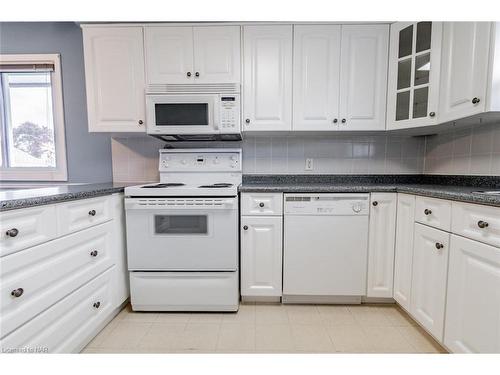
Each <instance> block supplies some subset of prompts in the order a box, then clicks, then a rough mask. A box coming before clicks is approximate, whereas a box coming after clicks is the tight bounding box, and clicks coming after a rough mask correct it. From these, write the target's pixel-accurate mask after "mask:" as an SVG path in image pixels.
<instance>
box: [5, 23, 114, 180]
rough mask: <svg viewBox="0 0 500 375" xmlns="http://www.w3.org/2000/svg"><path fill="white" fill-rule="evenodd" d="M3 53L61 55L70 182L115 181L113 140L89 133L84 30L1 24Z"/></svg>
mask: <svg viewBox="0 0 500 375" xmlns="http://www.w3.org/2000/svg"><path fill="white" fill-rule="evenodd" d="M0 53H11V54H13V53H18V54H22V53H25V54H30V53H59V54H61V65H62V67H61V70H62V85H63V100H64V119H65V121H64V122H65V129H66V130H65V132H66V153H67V159H68V181H69V182H108V181H111V180H112V162H111V137H110V136H109V135H108V134H96V133H89V132H88V125H87V104H86V96H85V70H84V65H83V42H82V32H81V29H80V27H79V26H78V25H77V24H75V23H73V22H0Z"/></svg>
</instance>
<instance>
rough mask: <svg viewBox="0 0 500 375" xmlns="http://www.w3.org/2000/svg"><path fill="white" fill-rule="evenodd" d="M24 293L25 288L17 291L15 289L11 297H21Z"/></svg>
mask: <svg viewBox="0 0 500 375" xmlns="http://www.w3.org/2000/svg"><path fill="white" fill-rule="evenodd" d="M23 293H24V289H23V288H17V289H14V290H13V291H12V292H10V295H11V296H13V297H16V298H18V297H21V296H22V295H23Z"/></svg>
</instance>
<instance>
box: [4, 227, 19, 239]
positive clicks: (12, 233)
mask: <svg viewBox="0 0 500 375" xmlns="http://www.w3.org/2000/svg"><path fill="white" fill-rule="evenodd" d="M18 234H19V230H18V229H17V228H12V229H9V230H8V231H7V232H5V235H6V236H8V237H15V236H17V235H18Z"/></svg>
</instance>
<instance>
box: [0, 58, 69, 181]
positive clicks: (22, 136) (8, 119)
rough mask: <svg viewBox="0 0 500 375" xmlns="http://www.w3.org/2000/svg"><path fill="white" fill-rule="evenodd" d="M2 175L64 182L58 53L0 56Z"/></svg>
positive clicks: (21, 178) (64, 162) (0, 154)
mask: <svg viewBox="0 0 500 375" xmlns="http://www.w3.org/2000/svg"><path fill="white" fill-rule="evenodd" d="M0 123H1V129H0V174H1V180H19V181H22V180H39V181H66V179H67V170H66V150H65V141H64V115H63V101H62V86H61V69H60V61H59V55H57V54H50V55H0Z"/></svg>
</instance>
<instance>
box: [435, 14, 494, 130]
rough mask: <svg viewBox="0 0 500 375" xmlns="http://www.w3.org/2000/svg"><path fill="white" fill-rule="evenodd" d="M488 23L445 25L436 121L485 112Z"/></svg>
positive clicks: (450, 23) (489, 25) (488, 45)
mask: <svg viewBox="0 0 500 375" xmlns="http://www.w3.org/2000/svg"><path fill="white" fill-rule="evenodd" d="M490 34H491V23H490V22H445V23H444V26H443V47H442V61H441V64H442V68H441V89H440V103H439V121H440V122H446V121H451V120H456V119H459V118H462V117H466V116H471V115H474V114H476V113H481V112H485V110H486V101H487V98H486V93H487V85H488V63H489V49H490V42H491V35H490Z"/></svg>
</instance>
